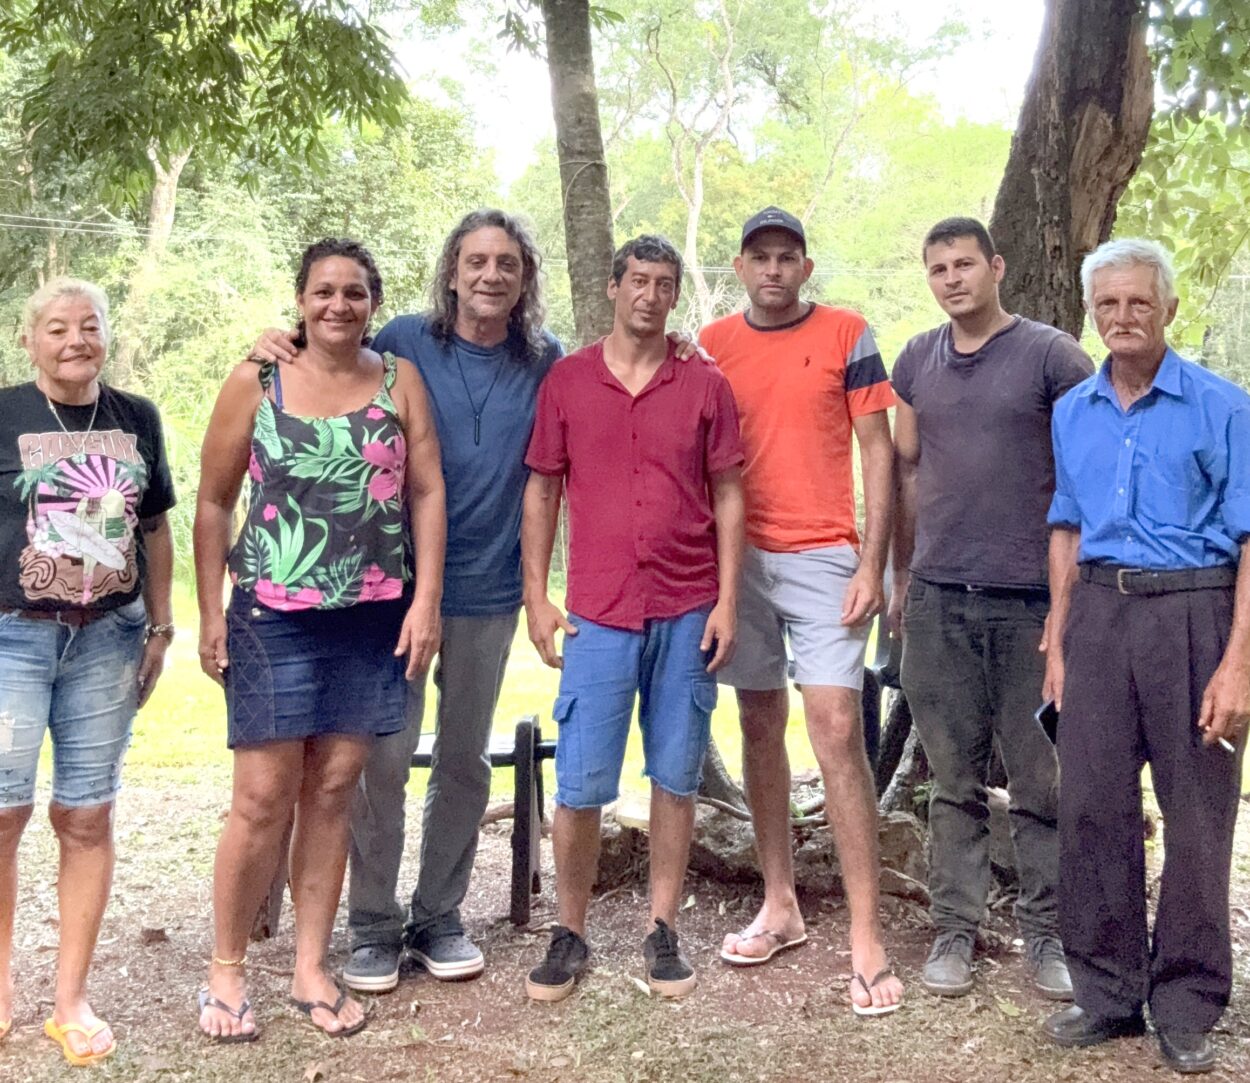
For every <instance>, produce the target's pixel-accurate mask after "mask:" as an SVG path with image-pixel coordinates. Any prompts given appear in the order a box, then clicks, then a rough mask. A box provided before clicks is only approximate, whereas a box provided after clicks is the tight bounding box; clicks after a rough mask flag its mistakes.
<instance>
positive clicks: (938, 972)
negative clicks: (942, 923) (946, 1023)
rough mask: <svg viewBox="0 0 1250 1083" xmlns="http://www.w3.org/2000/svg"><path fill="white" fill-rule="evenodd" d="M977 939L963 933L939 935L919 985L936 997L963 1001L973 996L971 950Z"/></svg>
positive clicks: (954, 931) (954, 932)
mask: <svg viewBox="0 0 1250 1083" xmlns="http://www.w3.org/2000/svg"><path fill="white" fill-rule="evenodd" d="M975 942H976V941H975V938H974V937H973V935H972V934H971V933H967V932H963V931H962V930H952V931H950V932H945V933H939V934H938V938H937V939H936V940H935V941H933V948H932V950H931V951H930V952H929V958H928V960H927V961H926V962H925V964H924V970H923V971H922V972H921V975H920V984H921V985H923V986H924V987H925V989H927V990H928V991H929V992H930V993H932V994H933V995H934V996H939V997H961V996H964V995H965V994H967V993H970V992H972V948H973V945H974V944H975Z"/></svg>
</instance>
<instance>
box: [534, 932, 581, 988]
mask: <svg viewBox="0 0 1250 1083" xmlns="http://www.w3.org/2000/svg"><path fill="white" fill-rule="evenodd" d="M589 961H590V947H589V945H587V943H586V941H585V940H583V939H582V938H581V937H580V936H578V935H577V933H575V932H573V930H572V929H566V928H565V927H564V926H563V925H553V926H552V927H551V943H550V944H549V945H548V946H547V957H546V958H545V959H544V960H543V961H542V963H541V964H540V965H539V966H536V967H534V969H533V970H531V971H530V973H529V977H528V978H526V979H525V991H526V992H527V993H528V994H529V995H530V999H531V1000H545V1001H548V1002H549V1003H554V1002H555V1001H557V1000H563V999H564V998H565V997H566V996H568V995H569V994H570V993H571V992H572V991H573V986H574V985H575V984H576V983H577V979H578V977H579V976H580V975H581V972H582V971H583V970H585V969H586V964H587V963H588V962H589Z"/></svg>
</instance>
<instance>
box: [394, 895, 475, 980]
mask: <svg viewBox="0 0 1250 1083" xmlns="http://www.w3.org/2000/svg"><path fill="white" fill-rule="evenodd" d="M404 946H405V947H406V948H407V949H408V954H409V955H410V956H411V957H412V958H413V959H415V960H416V961H417V962H418V963H420V964H421V965H422V966H423V967H425V969H426V970H428V971H429V972H430V974H431V975H432V976H433V977H435V978H437V979H438V980H439V981H463V980H464V979H466V978H476V977H477V976H478V975H479V974H480V973H481V972H482V968H483V967H484V966H485V961H484V960H483V959H482V953H481V952H480V951H479V950H478V947H477V945H476V944H474V943H473V941H472V940H470V939H469V938H468V937H467V936H465V935H464V926H463V925H462V924H461V923H460V911H459V910H452V911H450V912H449V913H446V914H440V915H439V916H438V917H436V918H434V919H433V920H431V921H428V922H426V923H425V924H424V925H421V926H418V927H417V928H412V929H408V930H407V931H406V932H405V934H404Z"/></svg>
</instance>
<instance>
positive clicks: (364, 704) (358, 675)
mask: <svg viewBox="0 0 1250 1083" xmlns="http://www.w3.org/2000/svg"><path fill="white" fill-rule="evenodd" d="M407 609H408V602H407V601H403V600H397V601H389V602H363V603H361V604H360V605H353V606H347V607H346V608H344V609H300V610H295V611H281V610H277V609H270V608H269V607H268V606H264V605H260V604H259V603H258V602H257V601H256V599H255V598H254V597H253V596H252V595H251V594H250V593H248V592H247V591H243V590H240V589H239V588H237V587H236V588H235V590H234V594H233V596H232V597H231V600H230V608H229V610H228V611H227V612H226V657H228V658H229V659H230V664H229V665H228V666H227V667H226V672H225V682H226V744H227V746H228V747H230V748H246V747H250V746H252V745H261V744H267V743H269V742H270V741H292V740H303V739H306V738H308V737H324V736H327V735H330V734H341V735H345V736H351V737H382V736H385V735H386V734H388V733H398V732H399V731H400V730H402V729H404V728H405V726H406V724H407V723H406V719H405V701H406V699H407V695H408V682H407V681H406V680H405V679H404V669H405V667H406V666H407V664H408V659H407V658H396V657H395V653H394V652H395V646H396V644H397V643H398V642H399V632H400V629H401V627H402V626H403V623H404V614H405V613H406V612H407Z"/></svg>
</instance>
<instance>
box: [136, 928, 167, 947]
mask: <svg viewBox="0 0 1250 1083" xmlns="http://www.w3.org/2000/svg"><path fill="white" fill-rule="evenodd" d="M139 942H140V943H142V944H145V945H146V944H168V943H169V934H168V933H167V932H166V931H165V930H164V928H160V929H140V930H139Z"/></svg>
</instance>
